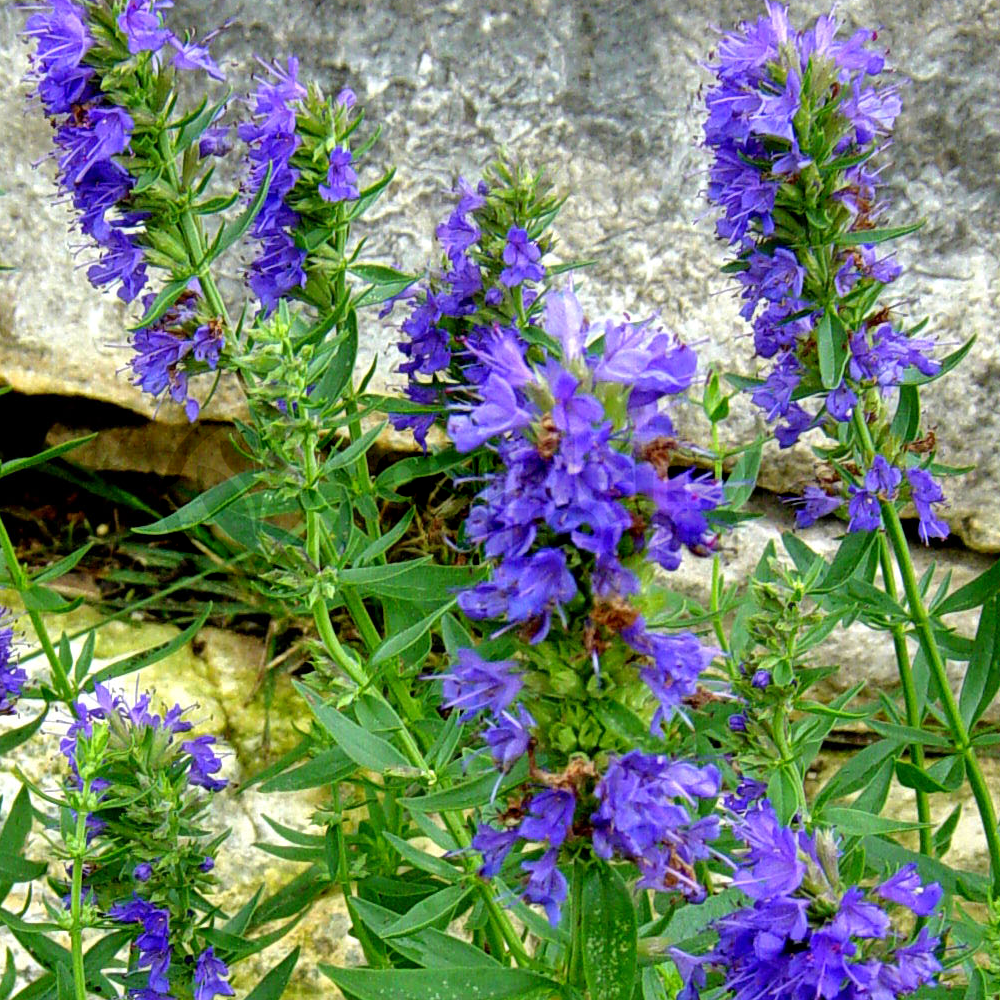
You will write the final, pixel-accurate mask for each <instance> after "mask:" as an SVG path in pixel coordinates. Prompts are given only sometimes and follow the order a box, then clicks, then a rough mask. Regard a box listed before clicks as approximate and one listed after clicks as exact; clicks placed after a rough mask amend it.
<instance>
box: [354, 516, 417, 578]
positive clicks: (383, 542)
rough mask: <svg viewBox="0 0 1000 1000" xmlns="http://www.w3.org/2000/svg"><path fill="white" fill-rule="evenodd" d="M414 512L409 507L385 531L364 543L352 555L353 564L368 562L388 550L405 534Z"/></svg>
mask: <svg viewBox="0 0 1000 1000" xmlns="http://www.w3.org/2000/svg"><path fill="white" fill-rule="evenodd" d="M414 514H416V508H415V507H411V508H410V509H409V510H408V511H407V512H406V513H405V514H404V515H403V516H402V517H401V518H400V519H399V520H398V521H397V522H396V523H395V524H394V525H393V526H392V527H391V528H390V529H389V530H388V531H387V532H385V533H384V534H383V535H380V536H379V537H378V538H376V539H375V541H373V542H371V543H370V544H368V545H366V546H365V547H364V548H363V549H362V550H361V551H360V552H359V553H358V554H357V555H356V556H355V557H354V559H353V560H352V561H353V562H354V565H355V566H358V565H364V564H365V563H370V562H372V561H373V560H375V559H377V558H378V557H379V556H381V555H383V554H384V553H386V552H388V551H389V549H391V548H392V547H393V546H394V545H395V544H396V542H398V541H399V540H400V539H401V538H402V537H403V535H405V534H406V529H407V528H409V526H410V522H411V521H412V520H413V516H414Z"/></svg>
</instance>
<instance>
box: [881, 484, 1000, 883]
mask: <svg viewBox="0 0 1000 1000" xmlns="http://www.w3.org/2000/svg"><path fill="white" fill-rule="evenodd" d="M882 517H883V519H884V520H885V524H886V530H887V532H888V535H889V541H890V542H891V543H892V548H893V553H894V554H895V557H896V565H897V566H898V567H899V570H900V573H901V575H902V577H903V589H904V590H905V591H906V600H907V603H908V604H909V606H910V614H911V615H912V617H913V624H914V626H915V627H916V630H917V638H918V639H919V640H920V647H921V649H923V651H924V656H925V657H927V663H928V665H929V666H930V668H931V675H932V676H933V678H934V680H935V682H936V684H937V687H938V690H939V691H940V694H941V706H942V708H944V714H945V719H946V720H947V723H948V728H949V729H950V730H951V738H952V742H953V743H954V745H955V748H956V749H957V750H958V752H959V753H960V754H961V756H962V758H963V760H964V761H965V773H966V775H967V776H968V779H969V786H970V787H971V789H972V794H973V796H974V797H975V800H976V806H977V807H978V809H979V818H980V820H981V821H982V824H983V833H985V835H986V846H987V848H988V849H989V854H990V874H991V877H992V881H993V895H994V897H996V898H1000V830H998V828H997V813H996V808H995V807H994V805H993V797H992V795H991V794H990V789H989V786H988V785H987V784H986V778H985V776H984V775H983V771H982V768H981V767H980V766H979V759H978V758H977V757H976V754H975V752H974V751H973V749H972V741H971V740H970V739H969V731H968V729H967V728H966V725H965V720H964V719H963V718H962V713H961V711H960V709H959V707H958V702H957V701H956V700H955V695H954V693H953V692H952V690H951V685H950V683H949V681H948V671H947V670H946V669H945V665H944V659H943V658H942V656H941V651H940V650H939V649H938V645H937V640H936V639H935V638H934V629H933V626H932V625H931V620H930V615H928V613H927V607H926V606H925V604H924V601H923V598H922V597H921V595H920V584H919V583H918V581H917V574H916V571H915V570H914V568H913V561H912V560H911V559H910V548H909V545H908V544H907V541H906V535H905V534H904V533H903V525H902V524H901V523H900V520H899V514H897V513H896V508H895V506H894V505H893V504H892V503H888V502H884V503H883V504H882Z"/></svg>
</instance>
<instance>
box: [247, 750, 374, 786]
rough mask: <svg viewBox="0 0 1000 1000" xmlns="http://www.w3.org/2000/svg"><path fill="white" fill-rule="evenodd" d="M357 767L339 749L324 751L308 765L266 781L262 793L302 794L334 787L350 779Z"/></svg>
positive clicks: (284, 772)
mask: <svg viewBox="0 0 1000 1000" xmlns="http://www.w3.org/2000/svg"><path fill="white" fill-rule="evenodd" d="M356 769H357V765H356V764H355V763H354V761H353V760H351V759H350V758H349V757H348V756H347V755H346V754H345V753H344V751H343V750H341V749H340V748H339V747H333V748H331V749H330V750H324V751H323V752H322V753H321V754H318V755H317V756H316V757H314V758H313V759H312V760H310V761H309V762H308V763H306V764H303V765H302V766H301V767H296V768H293V769H292V770H290V771H283V772H282V773H281V774H277V775H275V776H274V777H273V778H268V779H267V780H266V781H264V782H263V783H262V784H261V786H260V790H261V791H262V792H300V791H303V790H304V789H306V788H320V787H322V786H324V785H332V784H335V783H336V782H338V781H343V780H344V779H345V778H348V777H350V775H352V774H353V773H354V771H355V770H356Z"/></svg>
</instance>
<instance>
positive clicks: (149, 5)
mask: <svg viewBox="0 0 1000 1000" xmlns="http://www.w3.org/2000/svg"><path fill="white" fill-rule="evenodd" d="M172 6H173V4H172V3H171V2H169V0H168V2H167V3H163V2H162V0H161V2H159V3H156V2H150V0H128V3H127V4H126V5H125V10H123V11H122V12H121V14H119V15H118V28H119V29H120V30H121V31H123V32H125V38H126V41H127V42H128V50H129V52H131V53H132V54H133V55H135V54H136V53H139V52H159V50H160V49H162V48H163V46H164V45H166V44H167V42H168V41H169V40H170V38H171V37H172V33H171V32H170V31H169V29H167V28H164V27H163V25H162V23H161V19H160V13H159V12H160V11H161V10H163V9H165V8H167V7H172Z"/></svg>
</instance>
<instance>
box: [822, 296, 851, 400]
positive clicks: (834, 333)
mask: <svg viewBox="0 0 1000 1000" xmlns="http://www.w3.org/2000/svg"><path fill="white" fill-rule="evenodd" d="M816 350H817V353H818V355H819V375H820V379H821V381H822V383H823V388H824V389H836V388H837V386H838V385H840V382H841V379H843V377H844V366H845V365H846V364H847V355H848V352H847V330H846V328H845V327H844V323H843V320H841V318H840V317H839V316H838V315H837V313H836V310H835V309H834V308H833V307H832V306H827V308H826V311H825V312H824V313H823V315H822V317H821V318H820V321H819V323H817V324H816Z"/></svg>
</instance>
